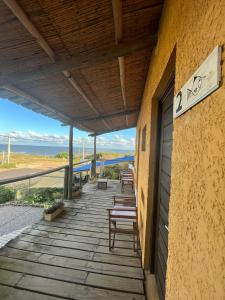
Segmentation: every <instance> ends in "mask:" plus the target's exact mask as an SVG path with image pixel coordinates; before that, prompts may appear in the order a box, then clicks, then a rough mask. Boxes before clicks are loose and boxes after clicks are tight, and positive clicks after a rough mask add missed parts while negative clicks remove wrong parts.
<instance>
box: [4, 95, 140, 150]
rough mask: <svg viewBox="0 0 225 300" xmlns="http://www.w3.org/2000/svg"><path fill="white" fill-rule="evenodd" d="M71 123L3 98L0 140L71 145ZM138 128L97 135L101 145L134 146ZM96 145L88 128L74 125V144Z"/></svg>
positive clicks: (126, 147)
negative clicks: (62, 123)
mask: <svg viewBox="0 0 225 300" xmlns="http://www.w3.org/2000/svg"><path fill="white" fill-rule="evenodd" d="M68 133H69V127H68V126H61V122H58V121H57V120H54V119H51V118H48V117H45V116H43V115H41V114H38V113H35V112H33V111H31V110H29V109H27V108H25V107H23V106H21V105H18V104H15V103H13V102H11V101H8V100H6V99H1V98H0V143H6V141H7V139H6V137H5V136H8V135H9V134H10V136H11V142H12V143H13V144H20V145H40V146H41V145H43V146H68ZM135 133H136V130H135V128H131V129H127V130H121V131H117V132H112V133H107V134H104V135H101V136H98V137H97V146H98V147H99V148H106V149H128V150H133V149H134V143H135ZM83 143H84V144H85V146H86V147H93V138H91V137H89V136H88V133H87V132H84V131H81V130H78V129H76V128H75V129H74V146H76V145H77V144H78V145H81V144H83Z"/></svg>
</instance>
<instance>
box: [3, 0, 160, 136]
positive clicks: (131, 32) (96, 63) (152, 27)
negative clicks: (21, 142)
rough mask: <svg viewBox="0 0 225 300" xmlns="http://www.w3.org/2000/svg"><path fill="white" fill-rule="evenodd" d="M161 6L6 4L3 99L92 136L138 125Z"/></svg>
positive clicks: (145, 0) (152, 0) (146, 0)
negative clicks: (87, 132)
mask: <svg viewBox="0 0 225 300" xmlns="http://www.w3.org/2000/svg"><path fill="white" fill-rule="evenodd" d="M162 6H163V0H135V1H134V0H126V1H122V0H111V1H109V0H96V1H94V0H93V1H89V0H82V1H71V0H69V1H61V0H54V1H51V0H38V1H36V0H20V1H19V0H18V1H15V0H3V1H1V2H0V20H1V26H0V64H1V70H0V97H1V98H8V99H9V100H11V101H13V102H16V103H18V104H21V105H23V106H26V107H28V108H30V109H32V110H34V111H36V112H39V113H42V114H44V115H47V116H49V117H51V118H55V119H57V120H60V121H62V122H63V123H64V124H72V125H74V126H75V127H77V128H80V129H82V130H86V131H89V132H91V133H94V134H99V133H104V132H109V131H114V130H120V129H125V128H130V127H134V126H135V125H136V122H137V117H138V111H139V107H140V102H141V97H142V93H143V89H144V84H145V78H146V74H147V68H148V62H149V58H150V55H151V51H152V49H153V47H154V45H155V44H156V41H157V30H158V22H159V19H160V15H161V10H162Z"/></svg>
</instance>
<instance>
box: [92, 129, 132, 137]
mask: <svg viewBox="0 0 225 300" xmlns="http://www.w3.org/2000/svg"><path fill="white" fill-rule="evenodd" d="M134 127H135V126H129V127H127V128H124V127H118V128H115V129H113V130H107V131H101V132H95V133H90V134H89V136H92V137H93V136H98V135H102V134H105V133H110V132H114V131H120V130H124V129H130V128H134Z"/></svg>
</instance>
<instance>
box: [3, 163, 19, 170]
mask: <svg viewBox="0 0 225 300" xmlns="http://www.w3.org/2000/svg"><path fill="white" fill-rule="evenodd" d="M0 168H3V169H11V168H12V169H13V168H16V164H15V163H9V164H8V163H4V164H0Z"/></svg>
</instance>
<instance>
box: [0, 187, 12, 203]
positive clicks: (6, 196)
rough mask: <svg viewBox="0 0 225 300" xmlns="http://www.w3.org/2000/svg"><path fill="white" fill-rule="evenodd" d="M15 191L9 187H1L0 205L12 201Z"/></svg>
mask: <svg viewBox="0 0 225 300" xmlns="http://www.w3.org/2000/svg"><path fill="white" fill-rule="evenodd" d="M15 194H16V193H15V190H14V189H13V188H10V187H5V186H1V187H0V203H5V202H8V201H12V200H14V198H15Z"/></svg>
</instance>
